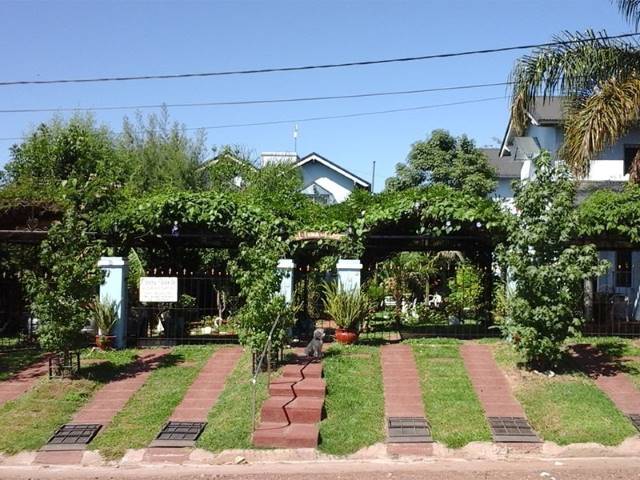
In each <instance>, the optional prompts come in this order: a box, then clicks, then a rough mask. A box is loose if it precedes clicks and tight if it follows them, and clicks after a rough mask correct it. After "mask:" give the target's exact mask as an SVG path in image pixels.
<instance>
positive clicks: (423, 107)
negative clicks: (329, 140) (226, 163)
mask: <svg viewBox="0 0 640 480" xmlns="http://www.w3.org/2000/svg"><path fill="white" fill-rule="evenodd" d="M505 98H506V97H504V96H501V97H488V98H478V99H474V100H461V101H459V102H449V103H436V104H432V105H421V106H418V107H406V108H392V109H389V110H375V111H372V112H358V113H345V114H341V115H326V116H322V117H306V118H292V119H288V120H272V121H266V122H254V123H230V124H226V125H210V126H205V127H191V128H186V129H185V130H218V129H222V128H235V127H257V126H263V125H280V124H283V123H294V122H300V123H301V122H316V121H319V120H334V119H339V118H354V117H368V116H373V115H385V114H388V113H399V112H412V111H416V110H429V109H432V108H441V107H452V106H455V105H467V104H470V103H482V102H490V101H493V100H504V99H505Z"/></svg>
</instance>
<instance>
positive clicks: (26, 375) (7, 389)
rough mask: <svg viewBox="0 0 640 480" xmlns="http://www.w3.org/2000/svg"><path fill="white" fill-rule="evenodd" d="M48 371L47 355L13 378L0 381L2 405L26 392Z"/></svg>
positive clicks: (0, 401)
mask: <svg viewBox="0 0 640 480" xmlns="http://www.w3.org/2000/svg"><path fill="white" fill-rule="evenodd" d="M48 373H49V357H48V356H46V355H45V356H44V357H43V358H42V359H40V360H38V361H36V362H35V363H32V364H31V365H29V366H28V367H26V368H24V369H22V370H20V371H19V372H18V373H16V374H15V375H13V376H12V377H11V378H9V379H7V380H5V381H3V382H0V405H2V404H4V403H6V402H9V401H11V400H15V399H16V398H18V397H19V396H20V395H22V394H24V393H26V392H27V391H29V390H30V389H31V387H33V385H34V384H35V383H36V382H37V381H38V380H39V379H40V378H41V377H43V376H44V375H47V374H48Z"/></svg>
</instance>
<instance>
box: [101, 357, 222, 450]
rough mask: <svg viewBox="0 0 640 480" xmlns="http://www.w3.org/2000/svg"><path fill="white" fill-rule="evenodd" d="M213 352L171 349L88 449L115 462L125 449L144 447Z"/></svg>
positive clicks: (158, 429) (156, 432)
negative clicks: (96, 451)
mask: <svg viewBox="0 0 640 480" xmlns="http://www.w3.org/2000/svg"><path fill="white" fill-rule="evenodd" d="M216 348H217V347H214V346H178V347H175V348H174V349H173V350H172V351H171V353H170V354H169V355H167V356H166V357H165V358H164V360H163V362H162V363H161V364H160V366H159V367H158V368H157V369H156V370H154V371H153V372H152V373H151V375H149V378H148V379H147V381H146V382H145V384H144V385H143V386H142V387H141V388H140V390H138V391H137V392H136V393H135V394H134V395H133V397H132V398H130V399H129V402H127V404H126V405H125V407H124V408H123V409H122V410H121V411H120V412H119V413H118V414H117V415H116V417H115V418H114V419H113V422H112V423H111V424H110V425H109V426H108V427H107V428H106V429H105V430H103V431H102V432H100V434H99V435H98V436H97V437H96V438H95V440H94V441H93V442H91V444H90V448H92V449H94V450H99V451H100V453H101V454H102V455H103V456H104V457H105V458H107V459H115V458H120V457H122V456H123V455H124V453H125V451H126V450H127V449H128V448H144V447H146V446H148V445H149V443H150V442H151V441H152V440H153V439H154V438H155V436H156V435H157V434H158V432H159V431H160V429H161V428H162V426H163V425H164V423H165V422H166V421H167V419H168V418H169V416H170V415H171V412H173V410H174V408H175V407H176V406H177V405H178V404H179V403H180V401H181V400H182V397H183V396H184V394H185V393H186V391H187V389H188V388H189V386H190V385H191V383H192V382H193V380H194V379H195V377H196V375H197V374H198V372H199V371H200V369H201V368H202V367H203V366H204V364H205V363H206V361H207V360H208V359H209V357H210V356H211V354H212V353H213V351H214V350H215V349H216Z"/></svg>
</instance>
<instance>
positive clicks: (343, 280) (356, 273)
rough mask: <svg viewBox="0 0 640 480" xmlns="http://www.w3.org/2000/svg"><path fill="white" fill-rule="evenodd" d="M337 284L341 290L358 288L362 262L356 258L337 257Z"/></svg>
mask: <svg viewBox="0 0 640 480" xmlns="http://www.w3.org/2000/svg"><path fill="white" fill-rule="evenodd" d="M336 270H338V284H339V285H340V288H342V289H343V290H345V291H347V290H360V271H361V270H362V263H361V262H360V260H358V259H343V258H341V259H339V260H338V263H337V264H336Z"/></svg>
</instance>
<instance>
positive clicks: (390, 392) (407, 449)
mask: <svg viewBox="0 0 640 480" xmlns="http://www.w3.org/2000/svg"><path fill="white" fill-rule="evenodd" d="M380 361H381V363H382V380H383V385H384V413H385V417H386V418H387V419H388V418H389V417H422V418H425V412H424V403H423V401H422V389H421V387H420V375H419V373H418V368H417V366H416V361H415V358H414V356H413V350H412V349H411V346H410V345H402V344H397V345H384V346H383V347H382V348H381V349H380ZM387 451H388V452H389V453H391V454H402V455H431V454H432V452H433V450H432V444H431V443H389V444H388V445H387Z"/></svg>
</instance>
